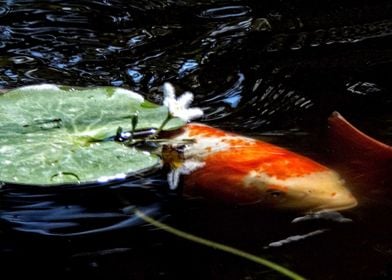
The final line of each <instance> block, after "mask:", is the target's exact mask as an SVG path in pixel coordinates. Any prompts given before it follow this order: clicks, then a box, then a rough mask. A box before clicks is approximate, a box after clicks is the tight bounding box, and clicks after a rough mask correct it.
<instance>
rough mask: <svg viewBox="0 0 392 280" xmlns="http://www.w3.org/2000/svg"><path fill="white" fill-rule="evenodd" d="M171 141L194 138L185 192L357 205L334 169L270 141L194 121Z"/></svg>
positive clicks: (322, 206) (308, 205) (306, 205)
mask: <svg viewBox="0 0 392 280" xmlns="http://www.w3.org/2000/svg"><path fill="white" fill-rule="evenodd" d="M174 139H177V140H181V139H189V140H192V141H193V144H191V145H189V147H188V148H186V149H185V150H184V151H183V160H184V162H185V163H186V162H187V161H192V162H196V163H199V164H197V168H195V170H194V171H193V172H187V171H186V172H184V174H185V175H184V177H183V191H184V194H186V195H188V196H192V197H195V196H200V197H204V198H208V199H213V200H218V201H224V202H228V203H234V204H252V205H261V206H267V207H274V208H279V209H282V208H284V209H295V210H304V211H311V212H313V211H319V210H343V209H348V208H352V207H354V206H356V205H357V200H356V199H355V197H354V196H353V195H352V194H351V192H350V190H349V189H348V188H347V187H346V186H345V183H344V181H343V179H342V178H341V177H339V175H338V174H337V173H336V172H335V171H333V170H331V169H329V168H328V167H326V166H324V165H322V164H319V163H317V162H315V161H313V160H311V159H309V158H307V157H304V156H301V155H299V154H296V153H294V152H291V151H289V150H286V149H284V148H281V147H278V146H275V145H273V144H269V143H266V142H263V141H260V140H256V139H252V138H248V137H243V136H240V135H237V134H233V133H228V132H225V131H223V130H220V129H216V128H213V127H211V126H207V125H203V124H198V123H189V124H187V125H186V126H185V127H184V128H183V129H182V130H181V132H180V133H178V134H177V135H175V136H174Z"/></svg>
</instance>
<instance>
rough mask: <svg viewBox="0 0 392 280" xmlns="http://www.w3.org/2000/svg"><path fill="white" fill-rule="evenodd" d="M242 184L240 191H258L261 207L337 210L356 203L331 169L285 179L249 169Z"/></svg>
mask: <svg viewBox="0 0 392 280" xmlns="http://www.w3.org/2000/svg"><path fill="white" fill-rule="evenodd" d="M244 186H245V189H244V191H246V188H253V189H255V190H257V191H258V193H259V194H258V195H259V197H260V199H259V202H260V203H261V204H262V205H263V206H269V207H273V208H279V209H291V210H296V211H297V210H299V211H305V212H317V211H320V210H326V211H338V210H344V209H349V208H352V207H355V206H356V205H357V204H358V203H357V200H356V199H355V197H354V196H353V195H352V193H351V192H350V190H349V189H348V188H347V187H346V186H345V183H344V180H342V179H341V178H340V176H339V175H338V174H337V173H336V172H334V171H332V170H325V171H321V172H313V173H310V174H306V175H303V176H298V177H290V178H286V179H278V178H276V177H274V176H268V175H266V174H264V173H259V172H251V173H250V174H249V175H248V176H247V177H246V178H245V182H244Z"/></svg>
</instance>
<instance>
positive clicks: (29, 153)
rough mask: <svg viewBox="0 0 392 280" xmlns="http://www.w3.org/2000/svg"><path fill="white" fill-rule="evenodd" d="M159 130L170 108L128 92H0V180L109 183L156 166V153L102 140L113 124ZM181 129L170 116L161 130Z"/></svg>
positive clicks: (41, 88) (33, 88) (39, 89)
mask: <svg viewBox="0 0 392 280" xmlns="http://www.w3.org/2000/svg"><path fill="white" fill-rule="evenodd" d="M135 114H137V116H138V122H137V129H148V128H159V127H160V125H161V124H162V122H163V120H165V119H166V117H167V114H168V111H167V108H166V107H164V106H158V105H155V104H153V103H151V102H148V101H145V100H144V98H143V97H142V96H141V95H139V94H136V93H134V92H132V91H129V90H125V89H121V88H113V87H97V88H71V87H61V86H55V85H46V84H44V85H38V86H28V87H22V88H17V89H14V90H11V91H8V92H7V93H5V94H2V95H0V181H2V182H6V183H13V184H28V185H43V186H50V185H61V184H82V183H91V182H107V181H110V180H114V179H121V178H125V177H126V176H127V174H130V173H135V172H138V171H141V170H145V169H148V168H152V167H155V166H156V165H159V164H160V162H161V161H160V158H159V157H158V156H157V155H154V154H151V153H149V152H146V151H142V150H140V149H138V148H135V147H127V146H125V145H123V144H122V143H119V142H114V141H107V140H105V139H108V138H109V137H111V136H114V135H116V131H117V128H118V127H122V129H123V131H127V130H131V129H132V118H133V116H134V115H135ZM183 125H184V122H183V121H182V120H180V119H177V118H175V119H172V120H171V121H170V122H168V123H167V124H166V125H165V130H173V129H177V128H179V127H181V126H183Z"/></svg>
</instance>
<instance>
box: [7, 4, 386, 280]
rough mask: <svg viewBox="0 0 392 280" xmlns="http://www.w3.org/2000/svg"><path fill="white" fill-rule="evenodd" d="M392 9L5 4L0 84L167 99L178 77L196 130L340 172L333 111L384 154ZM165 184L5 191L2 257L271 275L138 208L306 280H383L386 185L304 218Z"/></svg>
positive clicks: (162, 272) (153, 271)
mask: <svg viewBox="0 0 392 280" xmlns="http://www.w3.org/2000/svg"><path fill="white" fill-rule="evenodd" d="M391 14H392V4H391V3H390V2H388V1H379V2H378V3H373V2H371V1H365V2H363V3H362V2H361V5H360V4H356V3H355V2H350V1H349V2H347V3H343V4H342V3H337V2H333V1H329V0H327V1H323V2H320V3H318V4H317V5H314V4H313V3H312V2H311V1H290V3H288V2H287V3H282V2H276V1H252V0H251V1H240V0H230V1H229V0H227V1H214V0H202V1H190V0H189V1H187V0H183V1H162V0H154V1H143V0H140V1H119V0H112V1H111V0H105V1H78V2H77V3H76V2H73V1H56V0H52V1H29V0H23V1H22V0H15V1H2V2H1V3H0V86H1V88H3V89H7V88H13V87H16V86H22V85H27V84H34V83H41V82H45V83H57V84H65V85H76V86H91V85H113V86H122V87H126V88H132V89H135V90H138V91H142V92H144V93H145V94H146V96H147V98H148V99H150V100H152V101H155V102H161V94H160V91H159V87H160V86H161V85H162V83H163V82H164V81H171V82H172V83H173V84H175V85H176V86H177V87H178V88H179V89H180V91H185V90H190V91H192V92H194V93H195V95H196V100H195V103H196V104H195V106H200V107H203V108H204V109H205V111H206V116H205V118H204V120H203V121H204V122H209V123H211V124H213V125H215V126H219V127H223V128H226V129H232V130H234V131H238V132H242V133H245V134H248V135H252V136H255V137H262V138H264V139H267V140H269V141H271V142H274V143H277V144H279V145H283V146H286V147H289V148H291V149H293V150H295V151H298V152H301V153H305V154H307V155H309V156H311V157H312V158H315V159H317V160H319V161H321V162H325V163H328V164H330V165H331V166H339V165H340V166H341V164H339V163H336V162H334V160H333V159H334V157H333V156H330V155H329V154H328V149H327V147H326V146H325V143H326V142H325V141H324V140H325V139H324V135H325V134H324V129H325V127H326V118H327V116H328V115H329V114H330V113H331V112H332V111H334V110H338V111H340V113H342V114H343V115H344V116H346V117H347V118H348V119H350V120H352V121H353V123H354V124H356V125H358V126H359V127H360V128H361V129H363V130H365V131H366V132H367V133H369V134H371V135H373V136H374V137H376V138H378V139H381V140H383V141H385V142H386V143H389V144H392V125H391V122H392V121H391V120H392V112H391V110H390V108H391V105H392V95H391V91H392V79H391V73H392V72H391V70H390V69H391V66H392V65H391V64H392V53H391V43H392V34H391V28H390V27H391V25H392V18H391ZM158 173H159V172H158ZM357 175H358V174H357ZM356 177H358V176H356ZM359 177H360V176H359ZM162 178H164V176H162V174H153V175H151V174H150V175H146V176H142V177H141V178H138V179H137V180H136V179H135V180H134V181H131V182H129V183H125V184H123V185H119V186H111V187H105V188H102V189H101V188H91V189H76V190H74V191H72V190H54V191H49V190H39V191H38V190H34V189H31V188H27V189H17V188H15V187H12V186H8V187H5V188H3V189H2V193H1V204H0V209H1V213H0V220H1V228H0V232H1V234H0V236H1V238H0V252H1V255H0V260H1V262H2V263H3V264H4V267H5V268H8V269H9V270H10V271H12V273H14V274H18V273H21V274H23V273H25V274H27V275H35V274H36V275H40V276H42V275H43V274H46V272H47V275H50V273H51V272H55V273H56V274H54V275H55V276H56V277H57V276H59V275H67V276H74V275H81V274H82V275H86V276H88V277H91V276H93V277H94V276H103V275H105V276H107V275H112V274H113V273H116V274H117V275H121V276H123V277H127V278H130V279H146V278H147V279H260V278H261V279H277V278H279V276H276V274H275V273H274V272H271V271H269V270H267V269H265V268H263V267H259V266H256V265H254V264H251V263H248V262H247V261H243V260H239V259H238V258H235V257H232V256H227V255H225V254H223V253H219V252H215V251H212V250H210V249H206V248H201V247H200V246H198V245H194V244H191V243H189V242H186V241H182V240H178V239H177V238H175V237H172V236H169V235H167V234H165V233H162V232H160V231H156V230H153V228H152V227H150V226H148V225H145V223H143V222H141V220H140V219H137V218H136V217H135V216H133V215H132V214H130V212H129V211H128V212H127V211H124V209H130V208H129V207H138V208H141V209H143V210H145V211H148V212H149V213H150V214H151V215H152V216H154V217H156V218H161V219H165V221H166V222H168V223H170V224H171V225H174V226H178V227H179V228H181V229H183V230H187V231H189V232H192V233H194V234H197V235H200V236H203V237H206V238H210V239H212V240H216V241H220V242H222V243H226V244H230V245H232V246H235V247H238V248H241V249H243V250H247V251H250V252H252V253H255V254H258V255H261V256H265V257H267V258H270V259H271V260H274V261H276V262H278V263H280V264H282V265H285V266H287V267H289V268H291V269H293V270H295V271H297V272H299V273H300V274H303V275H305V276H308V277H309V278H312V279H347V278H349V277H351V278H358V277H362V279H375V278H377V279H389V278H390V277H391V275H392V271H391V269H392V256H391V251H392V242H391V241H390V235H391V233H392V230H391V228H390V226H389V224H388V221H386V220H385V219H386V217H388V215H389V214H390V213H391V212H392V201H391V199H392V198H391V197H390V192H389V194H388V192H387V191H385V192H384V190H386V189H388V188H389V187H391V182H390V181H387V180H383V178H380V180H379V181H378V182H373V183H372V186H359V185H360V184H361V182H360V181H358V180H356V181H353V183H352V185H353V186H352V188H353V191H354V192H355V188H357V187H358V188H359V187H361V189H362V190H366V189H367V188H369V189H371V190H370V191H369V193H366V191H365V192H363V191H362V192H361V198H360V206H359V207H357V208H356V209H353V210H350V211H348V212H344V213H342V214H343V218H341V219H330V218H325V217H324V218H321V219H302V220H300V221H301V222H297V223H292V220H294V219H295V218H298V216H301V214H298V213H297V214H295V213H280V212H275V211H271V210H266V209H264V210H257V211H256V210H255V209H248V208H247V207H240V208H230V207H225V206H217V205H210V204H209V203H208V202H203V201H199V200H193V199H190V200H188V199H185V200H183V199H181V198H180V197H177V196H176V195H175V194H169V193H167V191H166V182H165V180H163V179H162ZM347 180H348V181H350V178H347ZM355 184H356V185H355ZM342 219H343V220H344V221H346V222H340V221H341V220H342ZM297 221H298V220H297ZM271 244H281V246H270V245H271ZM14 269H17V270H14Z"/></svg>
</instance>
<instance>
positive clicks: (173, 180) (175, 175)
mask: <svg viewBox="0 0 392 280" xmlns="http://www.w3.org/2000/svg"><path fill="white" fill-rule="evenodd" d="M180 174H181V170H180V169H177V168H176V169H173V170H171V171H170V172H169V173H168V174H167V182H168V183H169V188H170V189H171V190H175V189H176V188H177V187H178V182H179V181H180Z"/></svg>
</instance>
